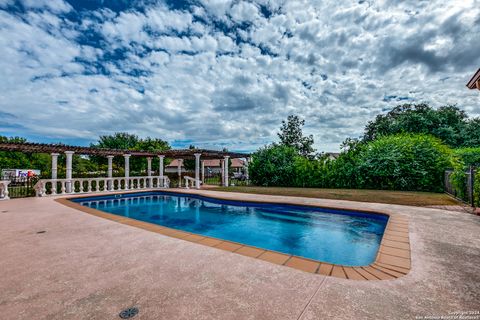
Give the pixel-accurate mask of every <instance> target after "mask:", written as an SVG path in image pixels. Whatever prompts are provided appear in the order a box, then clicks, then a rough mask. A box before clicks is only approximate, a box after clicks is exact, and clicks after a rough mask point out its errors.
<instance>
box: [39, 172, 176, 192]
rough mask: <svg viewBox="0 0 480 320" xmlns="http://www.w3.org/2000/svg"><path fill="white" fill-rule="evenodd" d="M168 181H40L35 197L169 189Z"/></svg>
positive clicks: (93, 179) (162, 178)
mask: <svg viewBox="0 0 480 320" xmlns="http://www.w3.org/2000/svg"><path fill="white" fill-rule="evenodd" d="M169 187H170V180H169V179H168V177H167V176H163V177H155V176H152V177H129V178H128V179H127V178H125V177H116V178H72V179H42V180H39V181H38V182H37V184H36V185H35V187H34V188H35V191H36V194H37V197H44V196H48V195H56V194H78V193H94V192H104V191H121V190H140V189H155V188H169Z"/></svg>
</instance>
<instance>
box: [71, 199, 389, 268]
mask: <svg viewBox="0 0 480 320" xmlns="http://www.w3.org/2000/svg"><path fill="white" fill-rule="evenodd" d="M71 201H74V202H76V203H79V204H81V205H83V206H86V207H90V208H94V209H97V210H101V211H104V212H108V213H111V214H115V215H118V216H124V217H129V218H132V219H136V220H140V221H145V222H150V223H154V224H157V225H161V226H165V227H169V228H173V229H179V230H183V231H188V232H191V233H196V234H200V235H204V236H209V237H214V238H218V239H222V240H229V241H234V242H239V243H242V244H246V245H250V246H254V247H258V248H262V249H267V250H273V251H278V252H281V253H286V254H290V255H295V256H300V257H305V258H309V259H314V260H318V261H322V262H328V263H332V264H340V265H345V266H363V265H368V264H370V263H372V262H373V261H374V260H375V258H376V255H377V251H378V248H379V246H380V242H381V239H382V236H383V233H384V231H385V226H386V224H387V221H388V216H386V215H382V214H371V213H366V212H356V211H346V210H337V209H327V208H318V207H305V206H296V205H283V204H269V203H253V202H243V201H242V202H241V201H227V200H219V199H215V198H210V197H205V196H199V195H191V194H181V193H170V192H163V191H161V192H160V191H158V192H157V191H155V192H142V193H130V194H117V195H108V196H95V197H88V198H76V199H72V200H71Z"/></svg>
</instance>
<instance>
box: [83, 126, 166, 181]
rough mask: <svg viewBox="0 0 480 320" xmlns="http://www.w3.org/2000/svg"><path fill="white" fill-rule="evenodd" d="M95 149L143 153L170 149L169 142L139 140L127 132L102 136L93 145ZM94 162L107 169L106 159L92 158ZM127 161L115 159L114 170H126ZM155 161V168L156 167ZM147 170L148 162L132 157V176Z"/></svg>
mask: <svg viewBox="0 0 480 320" xmlns="http://www.w3.org/2000/svg"><path fill="white" fill-rule="evenodd" d="M91 147H94V148H105V149H123V150H132V151H134V150H137V151H140V150H143V151H150V152H155V151H162V150H168V149H170V145H169V144H168V142H166V141H164V140H162V139H158V138H150V137H147V138H145V139H141V138H139V137H138V136H137V135H135V134H130V133H126V132H116V133H114V134H113V135H103V136H100V138H99V140H98V141H97V143H93V144H91ZM91 159H92V161H93V162H95V163H97V164H98V165H100V166H103V167H105V165H106V163H107V159H106V158H105V157H98V156H92V157H91ZM124 161H125V160H124V159H123V157H115V158H114V159H113V164H114V169H116V171H118V172H122V171H123V168H124V163H125V162H124ZM155 163H156V162H155V161H154V165H153V167H155V166H156V165H155ZM146 168H147V161H146V159H145V158H143V157H131V158H130V170H131V171H132V174H140V173H141V172H142V171H145V170H146Z"/></svg>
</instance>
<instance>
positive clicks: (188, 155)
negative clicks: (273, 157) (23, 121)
mask: <svg viewBox="0 0 480 320" xmlns="http://www.w3.org/2000/svg"><path fill="white" fill-rule="evenodd" d="M0 151H18V152H26V153H64V152H65V151H73V152H75V154H80V155H96V156H109V155H111V156H123V155H124V154H130V155H132V156H139V157H156V156H160V155H164V156H165V157H166V158H181V159H194V158H195V156H194V154H195V153H200V154H201V157H202V158H203V159H219V158H223V157H224V156H230V157H231V158H245V157H248V156H249V155H248V154H244V153H238V152H224V151H215V150H206V149H176V150H173V149H172V150H163V151H142V150H123V149H102V148H94V147H81V146H69V145H65V144H46V143H14V142H0Z"/></svg>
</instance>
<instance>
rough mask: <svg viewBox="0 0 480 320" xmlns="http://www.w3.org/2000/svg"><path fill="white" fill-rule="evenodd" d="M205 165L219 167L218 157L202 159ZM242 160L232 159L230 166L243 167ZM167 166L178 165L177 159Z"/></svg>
mask: <svg viewBox="0 0 480 320" xmlns="http://www.w3.org/2000/svg"><path fill="white" fill-rule="evenodd" d="M204 164H205V167H220V159H209V160H204ZM244 165H245V164H244V161H243V160H242V159H237V158H234V159H232V164H231V165H230V167H231V168H243V167H244ZM167 167H178V159H173V160H172V162H170V164H169V165H168V166H167Z"/></svg>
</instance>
